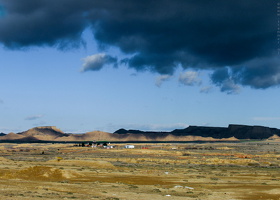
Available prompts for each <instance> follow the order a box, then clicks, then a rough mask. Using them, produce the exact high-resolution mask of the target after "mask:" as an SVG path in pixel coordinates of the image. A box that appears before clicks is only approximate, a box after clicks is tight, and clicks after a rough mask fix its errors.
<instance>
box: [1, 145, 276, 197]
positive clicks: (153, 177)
mask: <svg viewBox="0 0 280 200" xmlns="http://www.w3.org/2000/svg"><path fill="white" fill-rule="evenodd" d="M123 146H124V144H122V145H120V144H119V145H117V146H116V148H114V149H103V148H91V147H75V146H73V145H72V144H8V143H2V144H0V190H1V192H0V199H3V200H4V199H5V200H9V199H29V200H38V199H102V200H118V199H119V200H134V199H135V200H137V199H138V200H148V199H153V200H161V199H163V200H164V199H167V200H175V199H178V200H179V199H192V200H195V199H197V200H199V199H200V200H202V199H209V200H219V199H221V200H229V199H232V200H233V199H241V200H253V199H269V200H280V168H279V166H280V143H279V142H271V141H268V142H247V143H205V144H196V143H189V144H138V145H136V148H135V149H124V148H123ZM42 153H43V154H42Z"/></svg>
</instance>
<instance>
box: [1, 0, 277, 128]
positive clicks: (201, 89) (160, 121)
mask: <svg viewBox="0 0 280 200" xmlns="http://www.w3.org/2000/svg"><path fill="white" fill-rule="evenodd" d="M7 2H8V1H5V0H1V1H0V5H1V4H3V5H4V6H2V9H0V11H1V10H2V11H1V13H2V14H0V16H2V19H0V26H3V27H4V28H5V26H6V27H8V28H9V24H8V23H7V22H6V21H5V20H12V17H11V19H10V18H9V14H10V15H13V13H14V12H19V13H20V12H21V10H16V9H15V8H14V7H13V6H14V5H16V4H17V3H18V2H17V1H10V2H9V3H7ZM28 2H29V3H27V5H28V4H30V8H31V7H32V6H31V5H32V1H28ZM42 2H43V1H42ZM82 2H84V3H85V4H86V3H87V2H88V1H82ZM110 2H111V1H110ZM229 2H231V1H229ZM45 3H46V2H45ZM111 3H112V2H111ZM18 4H19V5H17V6H18V7H16V8H19V7H20V6H22V5H20V3H18ZM46 4H47V3H46ZM112 4H113V3H112ZM25 6H26V5H25ZM44 6H46V7H47V5H43V3H42V7H44ZM101 6H103V5H101ZM184 6H189V5H184ZM240 6H241V4H240ZM47 8H48V7H47ZM13 9H14V10H13ZM26 9H27V10H28V9H29V7H28V6H27V8H26ZM40 9H41V7H38V10H40ZM108 9H109V8H108ZM120 9H121V8H120ZM174 9H175V8H174ZM46 10H47V9H46ZM51 11H52V10H51V8H50V11H49V12H51ZM109 11H110V10H109ZM255 12H256V13H258V7H256V11H255ZM6 13H7V14H6ZM264 14H265V13H264ZM112 15H113V14H112ZM100 19H101V24H102V19H103V18H102V17H100ZM106 19H107V18H106ZM126 19H127V18H125V20H126ZM1 20H2V21H1ZM48 20H50V19H48ZM106 22H107V21H106ZM25 23H27V25H28V21H27V22H25ZM104 23H105V22H104ZM135 23H136V22H135ZM219 23H220V22H219ZM274 26H275V27H276V24H274ZM274 26H272V27H274ZM89 27H91V26H90V25H84V27H83V28H81V31H82V32H81V33H80V36H79V38H78V39H77V38H76V36H75V37H72V36H71V37H70V36H69V37H68V35H66V36H63V37H62V36H60V35H59V36H56V37H57V38H55V39H49V40H48V39H46V40H44V39H45V38H44V36H42V37H43V38H40V39H39V40H36V41H35V39H34V41H33V40H32V39H29V38H28V37H27V39H29V40H27V39H26V40H25V41H22V40H21V38H22V37H21V34H22V35H24V36H25V35H27V33H25V32H24V31H25V30H23V32H17V33H16V34H14V36H13V37H12V36H11V38H9V37H10V36H9V37H8V36H7V35H5V34H6V33H4V31H2V32H1V31H0V43H1V45H0V80H1V84H0V113H1V114H0V132H4V133H9V132H20V131H25V130H27V129H30V128H32V127H35V126H48V125H50V126H57V127H58V128H60V129H61V130H63V131H64V132H75V133H83V132H87V131H93V130H101V131H108V132H113V131H115V130H117V129H119V128H126V129H141V130H162V131H165V130H173V129H175V128H185V127H187V126H188V125H199V126H205V125H206V126H222V127H226V126H228V124H247V125H263V126H269V127H275V128H280V115H279V108H278V107H279V106H278V104H279V100H280V93H279V85H280V79H279V78H278V75H279V74H280V67H279V63H277V62H278V61H279V56H277V55H276V54H275V51H272V50H269V52H268V54H265V56H260V53H263V50H260V51H255V50H252V49H253V47H252V49H249V50H250V51H252V52H251V53H250V54H248V55H247V57H246V58H244V55H245V54H246V53H243V54H242V56H239V55H238V56H237V55H236V62H235V60H230V59H231V58H229V59H228V61H227V60H226V59H224V58H218V57H217V56H216V55H214V53H215V52H214V53H213V54H212V53H211V54H210V53H209V54H205V53H204V51H202V50H199V51H195V50H197V47H193V49H192V48H191V47H190V48H189V49H187V50H186V49H185V47H184V48H183V47H180V48H181V49H180V51H177V49H173V51H174V52H175V51H176V53H174V52H173V53H170V52H169V50H167V51H166V52H164V53H162V52H163V51H161V50H160V51H159V50H158V49H156V48H155V49H153V46H150V47H149V50H147V49H146V47H143V44H145V45H146V44H151V45H153V44H154V45H155V46H156V43H153V42H154V41H153V40H152V39H150V38H154V37H149V36H147V34H151V36H155V35H152V34H153V32H150V33H149V32H148V33H146V32H145V33H141V31H142V30H138V29H137V30H138V31H139V35H141V34H142V36H143V38H144V39H143V38H142V39H141V38H140V39H139V38H138V39H137V42H135V41H134V39H133V40H131V37H132V36H131V37H128V36H127V35H126V34H127V33H118V32H117V31H115V32H111V33H110V34H111V35H110V34H109V33H107V32H104V31H106V29H105V28H104V29H102V30H100V31H103V32H104V35H100V34H99V33H98V30H99V29H98V27H93V28H92V27H91V28H89ZM100 27H101V26H100ZM104 27H108V26H104ZM121 27H122V26H121ZM171 27H173V26H172V25H171ZM275 27H274V28H275ZM48 28H49V29H51V28H52V27H51V26H50V27H48ZM159 28H160V27H159ZM27 29H28V28H27ZM57 29H58V28H57ZM73 29H74V28H73ZM92 29H93V30H92ZM100 29H101V28H100ZM7 30H8V29H7ZM71 30H72V29H71ZM275 30H276V28H275V29H273V28H272V31H275ZM32 31H33V32H35V33H34V34H39V30H37V29H36V26H35V28H34V30H33V29H30V31H29V32H32ZM36 31H37V32H36ZM134 31H135V30H134ZM29 32H28V33H29ZM33 32H32V33H33ZM13 33H14V32H13ZM117 33H118V34H119V35H122V34H123V35H122V37H121V39H119V38H118V39H116V38H114V37H117V36H115V35H116V34H117ZM140 33H141V34H140ZM248 33H249V32H248ZM256 33H258V34H260V35H261V33H259V32H258V29H257V28H256V30H254V34H253V35H256ZM106 34H108V36H106ZM114 34H115V35H114ZM54 35H55V34H54ZM105 36H106V37H105ZM109 36H110V37H109ZM144 36H145V37H144ZM156 36H157V37H161V35H157V34H156ZM164 36H166V37H167V35H164ZM46 37H48V35H47V36H46ZM49 37H50V36H49ZM60 37H62V39H61V38H60ZM178 37H184V36H178ZM189 37H193V36H189ZM30 38H34V36H32V35H31V36H30ZM50 38H51V37H50ZM65 38H66V39H65ZM104 38H105V39H104ZM108 38H109V39H108ZM123 38H124V39H125V42H123ZM146 38H149V39H146ZM145 39H146V40H145ZM182 39H183V38H182ZM258 39H259V38H258ZM40 40H42V41H40ZM61 40H63V41H64V42H69V43H71V42H72V41H73V44H75V43H76V42H77V41H80V42H81V41H82V42H81V44H82V45H77V46H76V47H75V48H71V47H67V48H62V47H60V46H59V45H60V44H61V43H60V41H61ZM130 40H131V41H130ZM144 40H145V41H144ZM209 40H211V37H209ZM215 40H216V38H215ZM215 40H214V39H213V41H215ZM11 41H12V42H11ZM127 41H130V43H133V45H134V46H130V43H127ZM143 41H144V42H143ZM172 41H174V39H173V40H172ZM264 41H267V40H264ZM271 41H274V42H275V44H276V40H275V38H274V39H271ZM28 42H29V43H28ZM121 42H123V43H121ZM140 42H142V43H141V44H140ZM252 42H253V41H252ZM134 43H135V44H134ZM174 43H175V42H174ZM174 43H173V42H168V43H166V44H164V45H171V44H172V45H173V44H174ZM11 44H12V45H11ZM202 44H204V43H202ZM268 44H272V43H271V42H264V44H259V47H260V48H259V49H263V47H264V46H266V47H267V45H268ZM100 46H101V47H100ZM186 46H187V44H186ZM232 46H234V45H232ZM164 47H165V46H164ZM164 47H162V48H164ZM228 47H229V48H230V47H231V46H230V44H229V46H228ZM172 48H177V46H176V47H171V46H170V49H172ZM205 48H206V47H205ZM207 48H209V49H211V48H210V47H209V46H207ZM217 48H219V45H217ZM232 48H236V47H235V46H234V47H232ZM131 49H132V50H131ZM150 49H152V50H153V51H152V50H150ZM182 49H183V50H182ZM249 50H248V51H249ZM170 51H171V50H170ZM209 51H210V50H209ZM178 52H180V56H178V55H179V54H178ZM182 52H183V53H182ZM186 52H188V53H186ZM189 52H193V53H189ZM217 53H219V52H217ZM229 53H230V52H229ZM135 55H136V56H138V55H139V57H136V56H135ZM150 55H153V57H152V56H150ZM159 55H160V57H159ZM181 55H184V57H182V56H181ZM134 56H135V57H134ZM232 56H235V53H232ZM158 57H159V59H158ZM171 57H172V59H173V60H171V61H170V60H168V59H169V58H171ZM209 57H212V58H213V59H208V58H209ZM86 58H87V59H86ZM134 58H137V59H134ZM198 58H199V59H200V60H199V62H197V61H196V60H197V59H198ZM133 59H134V60H133ZM141 59H142V60H141ZM149 59H150V60H149ZM203 59H205V60H204V61H205V62H204V61H203ZM207 59H208V60H207ZM215 59H216V60H215ZM147 60H148V61H147ZM186 60H188V61H186ZM189 60H193V62H190V61H189ZM237 60H238V61H237ZM136 61H137V62H136ZM200 61H201V62H200ZM144 62H148V64H147V63H145V64H142V63H144ZM163 62H164V63H163ZM139 63H140V64H139ZM195 63H196V64H195ZM197 63H198V64H197ZM213 63H214V64H213ZM226 63H228V64H226ZM263 63H265V64H266V63H268V64H267V65H265V64H263ZM116 65H117V66H116ZM269 71H271V73H268V72H269ZM243 72H244V73H243ZM264 72H265V73H264ZM266 72H267V73H266ZM225 73H226V75H224V76H223V77H222V76H221V75H222V74H225ZM242 73H243V76H241V75H240V74H242ZM240 77H241V78H240Z"/></svg>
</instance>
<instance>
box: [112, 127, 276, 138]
mask: <svg viewBox="0 0 280 200" xmlns="http://www.w3.org/2000/svg"><path fill="white" fill-rule="evenodd" d="M114 133H115V134H131V133H133V134H143V135H150V134H152V135H154V134H156V135H164V134H171V135H174V136H201V137H212V138H214V139H222V138H231V137H234V138H237V139H268V138H270V137H272V136H273V135H277V136H280V130H279V129H276V128H269V127H264V126H246V125H235V124H230V125H229V126H228V127H207V126H189V127H187V128H185V129H175V130H173V131H171V132H150V131H139V130H125V129H119V130H117V131H115V132H114Z"/></svg>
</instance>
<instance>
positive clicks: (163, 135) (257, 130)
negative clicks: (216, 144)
mask: <svg viewBox="0 0 280 200" xmlns="http://www.w3.org/2000/svg"><path fill="white" fill-rule="evenodd" d="M279 137H280V130H279V129H276V128H269V127H264V126H246V125H229V126H228V127H207V126H189V127H187V128H185V129H175V130H173V131H170V132H157V131H141V130H126V129H119V130H117V131H115V132H114V133H107V132H102V131H92V132H87V133H83V134H72V133H64V132H62V131H61V130H59V129H58V128H56V127H55V126H42V127H35V128H32V129H29V130H27V131H24V132H20V133H17V134H15V133H9V134H0V141H14V142H36V141H57V142H59V141H68V142H69V141H94V140H95V141H235V140H240V139H275V138H278V139H279Z"/></svg>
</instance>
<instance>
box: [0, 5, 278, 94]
mask: <svg viewBox="0 0 280 200" xmlns="http://www.w3.org/2000/svg"><path fill="white" fill-rule="evenodd" d="M0 4H1V5H2V10H3V11H2V13H5V14H4V15H3V14H2V17H1V18H0V27H1V29H0V42H2V43H3V44H4V45H5V46H6V47H10V48H21V47H26V46H35V45H36V46H42V45H50V46H57V47H60V48H64V47H69V46H70V47H71V46H74V47H75V46H79V45H80V44H81V42H82V41H81V33H82V32H83V30H84V29H85V28H86V27H90V28H91V30H92V31H93V34H94V37H95V38H96V40H97V42H98V44H99V45H100V46H115V47H118V48H119V49H120V50H121V51H122V52H124V53H125V54H127V55H128V56H129V57H128V58H127V59H125V60H123V62H125V63H126V64H127V65H128V66H129V67H131V68H134V69H136V70H138V71H142V70H150V71H152V72H158V73H160V74H163V75H164V74H168V75H171V74H173V72H174V70H175V69H176V68H177V67H178V66H182V67H183V68H193V69H194V68H195V69H196V70H199V69H201V70H203V69H210V70H213V71H214V72H213V75H212V76H211V77H212V81H213V83H214V84H216V85H218V86H220V87H221V90H222V91H230V88H232V90H233V91H235V90H236V88H237V84H241V85H248V86H250V87H253V88H268V87H271V86H278V85H279V84H280V81H279V80H278V78H277V77H275V76H274V74H275V72H276V73H277V74H278V73H279V71H280V70H279V64H278V63H275V62H271V61H270V60H271V58H273V57H275V55H276V53H277V52H276V47H277V46H276V45H277V38H276V35H277V15H276V12H277V10H276V8H277V5H276V4H277V0H269V1H267V0H258V1H256V0H245V1H244V0H226V1H225V0H211V1H209V0H173V1H168V0H157V1H156V0H142V1H138V0H137V1H136V0H118V1H113V0H106V1H101V0H99V1H96V0H80V1H76V0H60V1H54V0H53V1H52V0H25V1H18V0H0ZM257 59H259V60H260V61H261V63H257ZM225 66H228V67H229V68H230V71H231V73H232V74H231V75H229V74H228V75H225V76H224V77H222V76H221V74H220V75H219V73H221V71H220V69H224V67H225ZM226 69H228V68H226ZM263 73H264V74H263ZM219 76H221V77H219ZM229 76H232V77H229ZM219 78H223V79H224V80H220V79H219ZM223 87H224V89H223Z"/></svg>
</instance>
